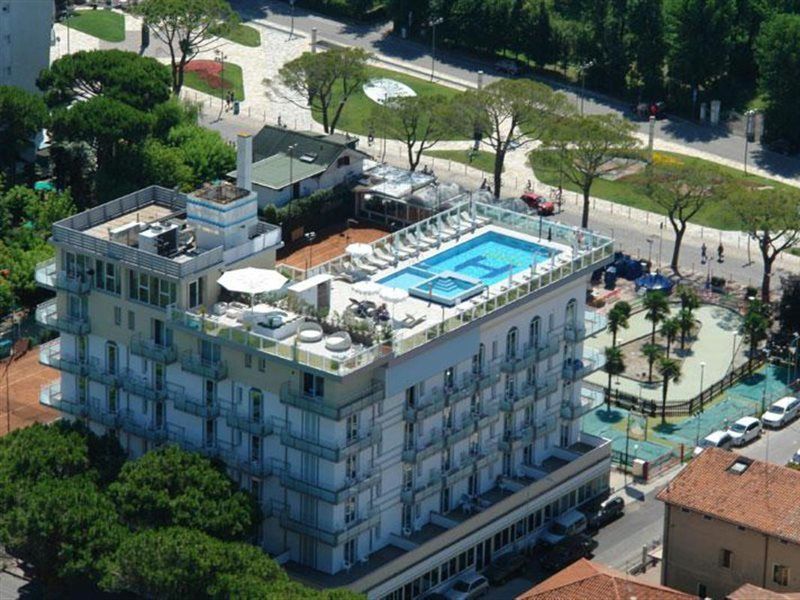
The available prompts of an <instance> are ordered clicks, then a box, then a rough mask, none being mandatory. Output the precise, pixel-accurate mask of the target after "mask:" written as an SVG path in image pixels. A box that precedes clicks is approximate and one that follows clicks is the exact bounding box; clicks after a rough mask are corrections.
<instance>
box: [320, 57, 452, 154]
mask: <svg viewBox="0 0 800 600" xmlns="http://www.w3.org/2000/svg"><path fill="white" fill-rule="evenodd" d="M367 71H368V72H369V76H370V77H371V78H378V77H386V78H388V79H394V80H395V81H399V82H400V83H404V84H406V85H407V86H408V87H410V88H411V89H412V90H414V91H415V92H416V93H417V95H418V96H435V95H440V96H445V97H448V98H451V97H453V96H456V95H457V94H459V93H460V92H459V91H458V90H454V89H452V88H449V87H444V86H442V85H438V84H435V83H431V82H429V81H425V80H423V79H419V78H417V77H412V76H410V75H405V74H403V73H398V72H396V71H389V70H388V69H381V68H378V67H367ZM340 97H341V94H336V93H334V98H333V102H332V103H331V105H332V106H337V105H338V103H339V99H340ZM375 106H377V104H376V103H375V102H373V101H372V100H370V99H369V98H368V97H367V96H366V94H364V92H363V91H361V90H359V91H358V92H356V93H355V94H353V95H352V96H350V98H349V99H348V100H347V104H345V106H344V110H343V111H342V116H341V117H340V118H339V123H338V124H337V126H336V128H337V129H338V130H340V131H349V132H350V133H355V134H360V135H367V134H368V133H369V119H370V115H371V114H372V111H373V109H374V107H375ZM313 116H314V120H315V121H317V122H318V123H322V117H321V114H320V113H319V111H314V112H313ZM374 133H375V136H376V137H381V132H380V130H379V128H378V129H376V130H375V132H374ZM446 137H447V139H454V140H457V139H464V133H463V132H462V131H460V127H458V126H456V125H455V124H454V125H453V130H452V132H450V134H449V135H448V136H446Z"/></svg>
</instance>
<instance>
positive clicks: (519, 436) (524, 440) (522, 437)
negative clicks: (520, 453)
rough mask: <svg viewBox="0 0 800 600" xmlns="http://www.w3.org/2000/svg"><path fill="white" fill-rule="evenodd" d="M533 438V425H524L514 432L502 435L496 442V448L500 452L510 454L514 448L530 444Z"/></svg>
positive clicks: (534, 435) (534, 432) (534, 434)
mask: <svg viewBox="0 0 800 600" xmlns="http://www.w3.org/2000/svg"><path fill="white" fill-rule="evenodd" d="M535 438H536V428H535V427H534V426H533V425H524V426H522V427H520V428H519V429H517V430H516V431H514V432H509V433H508V434H507V435H506V434H503V437H502V439H501V440H500V441H499V442H497V448H498V449H499V450H500V451H501V452H511V450H513V449H514V448H515V447H516V446H518V445H522V446H524V445H526V444H530V443H531V442H533V440H534V439H535Z"/></svg>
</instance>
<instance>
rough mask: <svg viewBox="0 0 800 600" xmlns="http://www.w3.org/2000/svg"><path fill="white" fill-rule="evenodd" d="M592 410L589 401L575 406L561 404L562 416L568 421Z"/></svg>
mask: <svg viewBox="0 0 800 600" xmlns="http://www.w3.org/2000/svg"><path fill="white" fill-rule="evenodd" d="M590 410H592V405H591V404H590V403H589V402H581V403H580V404H578V405H576V406H574V405H571V404H562V405H561V418H562V419H566V420H568V421H573V420H575V419H580V418H581V417H582V416H583V415H585V414H586V413H588V412H589V411H590Z"/></svg>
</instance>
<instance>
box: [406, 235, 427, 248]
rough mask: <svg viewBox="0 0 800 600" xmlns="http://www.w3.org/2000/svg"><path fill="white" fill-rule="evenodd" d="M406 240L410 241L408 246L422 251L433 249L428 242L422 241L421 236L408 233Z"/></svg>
mask: <svg viewBox="0 0 800 600" xmlns="http://www.w3.org/2000/svg"><path fill="white" fill-rule="evenodd" d="M406 239H407V240H408V245H409V246H411V247H412V248H419V249H420V250H427V249H428V248H430V247H431V244H430V243H429V242H426V241H425V240H423V239H422V237H421V236H419V235H417V234H415V233H411V232H408V233H406Z"/></svg>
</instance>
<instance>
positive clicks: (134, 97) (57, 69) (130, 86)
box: [38, 50, 170, 111]
mask: <svg viewBox="0 0 800 600" xmlns="http://www.w3.org/2000/svg"><path fill="white" fill-rule="evenodd" d="M38 86H39V88H40V89H41V90H42V91H43V92H44V96H45V99H46V101H47V104H48V106H50V107H52V108H57V107H66V106H69V105H70V104H72V103H73V102H75V101H76V100H89V99H90V98H94V97H96V96H105V97H106V98H113V99H114V100H118V101H120V102H123V103H125V104H127V105H129V106H132V107H134V108H137V109H139V110H144V111H149V110H151V109H153V108H154V107H155V106H156V105H158V104H161V103H162V102H165V101H166V100H167V99H169V95H170V74H169V69H168V68H167V67H166V66H164V65H162V64H161V63H160V62H158V61H157V60H156V59H155V58H148V57H145V56H139V55H138V54H136V53H135V52H124V51H122V50H92V51H91V52H89V51H83V50H82V51H80V52H76V53H75V54H67V55H65V56H62V57H61V58H59V59H58V60H56V61H55V62H53V64H52V65H50V68H49V69H46V70H44V71H42V73H41V75H40V76H39V81H38Z"/></svg>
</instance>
